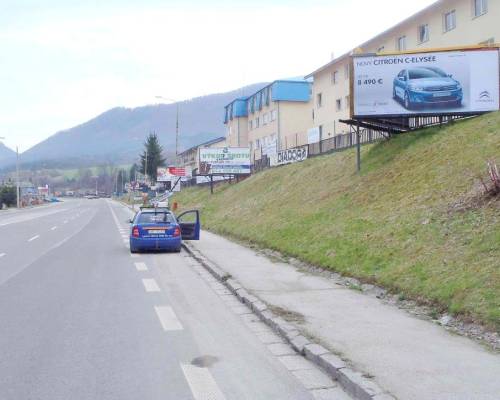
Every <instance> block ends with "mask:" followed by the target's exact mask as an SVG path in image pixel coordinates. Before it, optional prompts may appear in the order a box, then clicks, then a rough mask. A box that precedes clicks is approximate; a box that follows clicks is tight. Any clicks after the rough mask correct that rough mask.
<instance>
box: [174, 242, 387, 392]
mask: <svg viewBox="0 0 500 400" xmlns="http://www.w3.org/2000/svg"><path fill="white" fill-rule="evenodd" d="M182 247H183V248H184V249H185V250H186V251H187V252H188V253H189V254H190V255H191V256H192V257H193V258H194V259H195V260H196V261H198V262H199V263H200V264H201V265H202V266H203V267H204V268H205V269H206V270H208V272H210V273H211V274H212V275H213V276H214V278H216V279H217V280H218V281H219V282H221V283H222V284H224V285H225V286H226V287H227V288H228V289H229V290H230V291H231V293H233V294H234V295H235V296H236V297H237V298H238V300H240V301H241V302H242V303H243V304H245V305H246V306H248V307H249V308H250V309H251V310H252V311H253V312H254V313H255V314H256V315H257V316H258V317H259V318H260V319H261V321H262V322H264V323H265V324H266V325H267V326H269V327H270V328H271V329H272V330H273V331H274V332H275V333H277V334H279V335H280V336H281V337H283V338H284V339H285V340H286V341H287V342H288V343H289V344H290V345H291V346H292V348H293V349H294V350H295V351H296V352H297V353H299V354H300V355H302V356H304V357H305V358H307V359H308V360H310V361H311V362H312V363H314V364H315V365H316V366H318V367H319V368H321V369H322V370H323V371H324V372H325V373H326V374H328V376H330V378H332V379H333V380H335V381H337V382H338V383H339V384H340V385H341V386H342V388H343V389H344V390H345V391H346V392H347V393H348V394H349V395H351V396H352V397H353V398H354V399H356V400H396V398H395V397H394V396H392V395H390V394H388V393H387V392H385V391H384V390H383V389H381V388H380V387H379V386H378V385H377V384H376V383H375V382H374V381H373V380H371V379H368V378H366V377H365V376H363V374H361V373H360V372H357V371H354V370H352V369H350V368H349V367H348V366H347V365H346V363H345V362H344V361H343V360H342V359H341V358H340V357H338V356H337V355H335V354H333V353H331V352H330V351H328V350H327V349H325V348H324V347H323V346H321V345H319V344H317V343H313V342H311V341H310V340H309V339H307V338H306V337H304V336H303V335H301V333H300V331H299V330H298V329H297V328H296V327H295V326H294V325H292V324H290V323H288V322H286V321H285V320H284V319H283V318H281V317H279V316H276V315H275V314H274V313H273V312H272V311H271V310H269V309H268V308H267V306H266V304H265V303H263V302H262V301H261V300H260V299H259V298H257V297H256V296H254V295H252V294H250V293H248V292H247V291H246V290H245V288H244V287H243V286H242V285H241V284H240V283H239V282H238V281H237V280H236V279H234V278H233V277H231V276H230V275H229V274H228V273H226V272H225V271H223V270H222V269H220V268H219V267H218V266H217V265H216V264H214V263H213V262H212V261H210V260H209V259H208V258H206V257H205V256H204V255H203V254H202V253H201V252H200V251H199V250H196V249H194V248H193V247H191V246H190V245H188V244H186V243H183V244H182Z"/></svg>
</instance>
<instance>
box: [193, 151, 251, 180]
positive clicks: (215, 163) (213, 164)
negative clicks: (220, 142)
mask: <svg viewBox="0 0 500 400" xmlns="http://www.w3.org/2000/svg"><path fill="white" fill-rule="evenodd" d="M250 172H251V169H250V149H249V148H246V147H220V148H205V149H203V148H202V149H200V166H199V175H212V174H231V175H233V174H250Z"/></svg>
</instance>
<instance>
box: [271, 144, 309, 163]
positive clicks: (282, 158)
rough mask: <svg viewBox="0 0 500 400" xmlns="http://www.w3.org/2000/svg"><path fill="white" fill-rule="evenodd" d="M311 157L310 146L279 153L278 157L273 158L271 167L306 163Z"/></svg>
mask: <svg viewBox="0 0 500 400" xmlns="http://www.w3.org/2000/svg"><path fill="white" fill-rule="evenodd" d="M308 155H309V146H307V145H306V146H301V147H295V148H293V149H287V150H281V151H278V154H277V155H276V157H273V158H271V166H273V167H274V166H277V165H285V164H291V163H296V162H300V161H304V160H306V159H307V156H308Z"/></svg>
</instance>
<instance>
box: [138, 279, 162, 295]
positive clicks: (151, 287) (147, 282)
mask: <svg viewBox="0 0 500 400" xmlns="http://www.w3.org/2000/svg"><path fill="white" fill-rule="evenodd" d="M142 284H143V285H144V289H146V292H159V291H160V287H159V286H158V284H157V283H156V281H155V280H154V279H143V280H142Z"/></svg>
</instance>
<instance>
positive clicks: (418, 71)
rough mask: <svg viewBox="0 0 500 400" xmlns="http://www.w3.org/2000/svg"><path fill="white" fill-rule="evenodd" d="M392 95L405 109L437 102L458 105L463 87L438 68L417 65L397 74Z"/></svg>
mask: <svg viewBox="0 0 500 400" xmlns="http://www.w3.org/2000/svg"><path fill="white" fill-rule="evenodd" d="M393 97H394V99H395V100H397V101H399V102H402V103H403V105H404V107H405V108H406V109H407V110H412V109H414V108H416V107H417V106H430V105H438V104H441V105H448V106H451V107H460V106H461V105H462V99H463V89H462V85H461V84H460V82H458V81H457V80H456V79H453V77H452V76H451V75H448V74H446V73H445V72H444V71H443V70H441V69H439V68H436V67H418V68H410V69H404V70H402V71H401V72H400V73H399V74H398V76H397V77H396V78H395V79H394V85H393Z"/></svg>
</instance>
